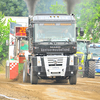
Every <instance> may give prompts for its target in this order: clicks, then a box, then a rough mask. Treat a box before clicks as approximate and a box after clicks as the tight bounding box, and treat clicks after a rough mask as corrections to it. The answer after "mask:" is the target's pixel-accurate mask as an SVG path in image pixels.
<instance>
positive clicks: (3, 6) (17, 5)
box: [0, 0, 28, 16]
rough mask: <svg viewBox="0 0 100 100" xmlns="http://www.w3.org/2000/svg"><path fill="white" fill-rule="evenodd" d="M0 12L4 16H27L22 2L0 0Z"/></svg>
mask: <svg viewBox="0 0 100 100" xmlns="http://www.w3.org/2000/svg"><path fill="white" fill-rule="evenodd" d="M0 11H2V13H3V14H4V15H5V16H28V10H27V6H26V4H25V2H24V0H0Z"/></svg>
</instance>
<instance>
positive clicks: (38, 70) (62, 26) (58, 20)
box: [23, 14, 83, 84]
mask: <svg viewBox="0 0 100 100" xmlns="http://www.w3.org/2000/svg"><path fill="white" fill-rule="evenodd" d="M26 32H27V40H28V41H29V51H30V53H31V55H29V59H28V61H26V63H25V65H24V69H23V72H24V73H23V81H24V82H26V80H27V77H30V82H31V83H32V84H37V83H38V77H40V78H42V79H49V78H52V79H55V80H56V81H58V80H63V79H69V82H70V84H76V82H77V70H78V64H77V56H75V55H74V54H75V53H76V52H77V39H76V37H77V28H76V21H75V18H74V16H73V15H66V14H45V15H44V14H37V15H36V16H34V17H33V16H29V27H28V29H27V30H26ZM81 33H83V31H81ZM25 68H26V69H28V70H25ZM25 73H27V75H26V74H25Z"/></svg>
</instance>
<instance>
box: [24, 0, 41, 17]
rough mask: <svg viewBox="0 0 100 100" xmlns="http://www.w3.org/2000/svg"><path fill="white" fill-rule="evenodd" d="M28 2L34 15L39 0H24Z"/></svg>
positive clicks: (29, 8)
mask: <svg viewBox="0 0 100 100" xmlns="http://www.w3.org/2000/svg"><path fill="white" fill-rule="evenodd" d="M24 1H25V2H26V4H27V7H28V10H29V15H34V11H35V5H36V2H37V1H39V0H24Z"/></svg>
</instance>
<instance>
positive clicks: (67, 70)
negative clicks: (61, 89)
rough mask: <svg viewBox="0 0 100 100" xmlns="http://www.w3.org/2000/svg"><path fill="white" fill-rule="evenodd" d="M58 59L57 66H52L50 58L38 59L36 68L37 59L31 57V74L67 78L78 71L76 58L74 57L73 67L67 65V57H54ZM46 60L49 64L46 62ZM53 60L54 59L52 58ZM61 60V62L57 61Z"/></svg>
mask: <svg viewBox="0 0 100 100" xmlns="http://www.w3.org/2000/svg"><path fill="white" fill-rule="evenodd" d="M56 58H57V59H58V61H59V62H58V64H56V65H54V64H52V59H51V57H50V58H49V57H48V58H47V57H40V60H41V61H40V62H41V64H39V66H37V63H38V59H37V57H32V62H31V63H32V66H33V72H34V73H38V75H39V76H46V77H50V76H61V77H67V76H73V75H75V74H76V73H77V71H78V65H77V57H74V65H69V57H67V56H58V57H56ZM48 59H49V60H50V62H51V63H50V62H48ZM53 59H55V57H54V58H53ZM59 59H61V61H62V62H61V61H60V60H59Z"/></svg>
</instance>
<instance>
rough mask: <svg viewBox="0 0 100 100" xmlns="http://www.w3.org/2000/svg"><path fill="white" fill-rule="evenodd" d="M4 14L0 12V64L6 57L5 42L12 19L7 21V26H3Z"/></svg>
mask: <svg viewBox="0 0 100 100" xmlns="http://www.w3.org/2000/svg"><path fill="white" fill-rule="evenodd" d="M5 21H6V20H5V18H4V14H2V13H1V12H0V62H1V61H2V60H3V59H5V58H6V57H7V56H8V46H6V40H9V33H10V22H13V21H12V19H11V18H10V19H8V22H7V25H5Z"/></svg>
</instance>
